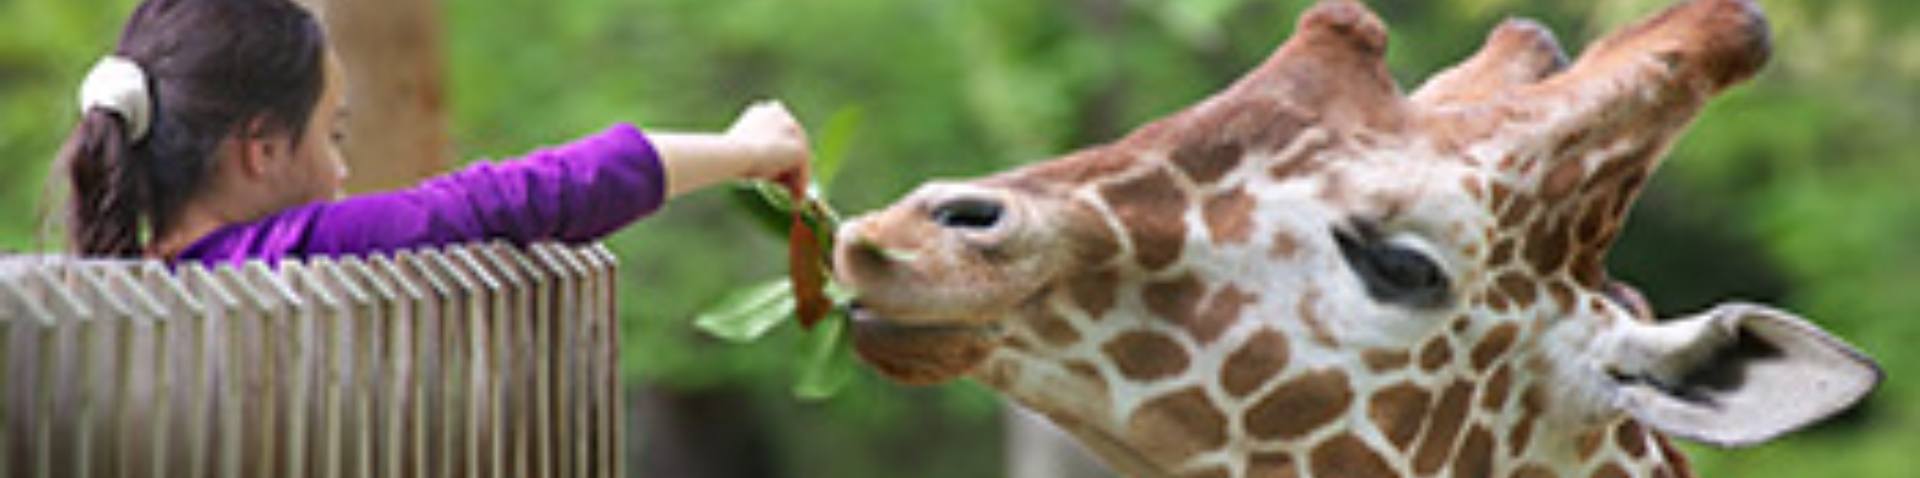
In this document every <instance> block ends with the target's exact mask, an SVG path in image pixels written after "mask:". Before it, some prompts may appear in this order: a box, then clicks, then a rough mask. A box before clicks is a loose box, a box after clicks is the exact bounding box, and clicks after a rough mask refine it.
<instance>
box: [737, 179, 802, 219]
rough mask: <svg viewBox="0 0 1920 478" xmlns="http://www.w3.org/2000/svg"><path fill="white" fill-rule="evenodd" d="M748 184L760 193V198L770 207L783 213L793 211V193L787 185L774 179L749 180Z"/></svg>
mask: <svg viewBox="0 0 1920 478" xmlns="http://www.w3.org/2000/svg"><path fill="white" fill-rule="evenodd" d="M747 184H748V185H749V186H751V187H752V188H753V191H754V192H756V193H759V194H760V200H761V201H764V202H766V204H767V206H768V207H771V208H773V210H775V211H779V212H780V213H781V214H792V213H793V194H792V193H790V192H788V191H787V188H786V187H785V186H781V185H779V184H776V183H774V182H772V181H749V182H747Z"/></svg>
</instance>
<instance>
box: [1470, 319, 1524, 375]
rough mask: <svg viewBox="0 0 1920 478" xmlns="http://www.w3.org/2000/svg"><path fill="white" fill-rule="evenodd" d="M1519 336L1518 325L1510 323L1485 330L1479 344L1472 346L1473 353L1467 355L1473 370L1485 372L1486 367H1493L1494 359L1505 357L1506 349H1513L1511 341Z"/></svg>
mask: <svg viewBox="0 0 1920 478" xmlns="http://www.w3.org/2000/svg"><path fill="white" fill-rule="evenodd" d="M1519 334H1520V326H1519V324H1515V323H1512V322H1507V323H1503V324H1500V325H1496V326H1494V327H1493V328H1492V329H1489V330H1487V333H1486V335H1483V336H1481V337H1480V343H1479V344H1476V345H1474V346H1473V351H1472V352H1471V353H1470V354H1469V356H1470V357H1471V358H1472V359H1473V370H1474V371H1485V370H1486V369H1487V367H1488V366H1490V365H1493V361H1494V360H1495V359H1498V358H1500V356H1502V355H1506V353H1507V349H1509V348H1512V347H1513V341H1514V339H1515V338H1517V337H1518V336H1519Z"/></svg>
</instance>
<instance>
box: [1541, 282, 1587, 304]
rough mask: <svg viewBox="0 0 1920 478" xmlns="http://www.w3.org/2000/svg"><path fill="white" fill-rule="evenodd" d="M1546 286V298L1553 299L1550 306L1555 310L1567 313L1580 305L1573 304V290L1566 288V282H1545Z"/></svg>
mask: <svg viewBox="0 0 1920 478" xmlns="http://www.w3.org/2000/svg"><path fill="white" fill-rule="evenodd" d="M1546 285H1547V297H1551V298H1552V299H1553V304H1552V306H1553V307H1554V308H1555V309H1559V310H1562V311H1568V312H1572V311H1574V310H1578V309H1579V307H1580V304H1578V303H1575V302H1574V299H1573V288H1572V287H1569V286H1567V281H1566V280H1563V279H1554V280H1550V281H1547V283H1546Z"/></svg>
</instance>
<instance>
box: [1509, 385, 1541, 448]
mask: <svg viewBox="0 0 1920 478" xmlns="http://www.w3.org/2000/svg"><path fill="white" fill-rule="evenodd" d="M1546 410H1547V394H1546V391H1545V390H1543V389H1541V388H1540V385H1539V384H1537V383H1536V384H1531V385H1528V386H1527V388H1526V391H1523V392H1521V393H1520V420H1519V421H1517V422H1514V425H1513V431H1512V432H1510V433H1508V434H1507V447H1508V451H1507V454H1509V455H1512V456H1516V457H1517V456H1520V455H1521V454H1524V453H1526V452H1527V447H1528V446H1530V445H1532V444H1533V427H1534V425H1535V423H1537V422H1538V421H1539V420H1540V414H1542V413H1545V412H1546Z"/></svg>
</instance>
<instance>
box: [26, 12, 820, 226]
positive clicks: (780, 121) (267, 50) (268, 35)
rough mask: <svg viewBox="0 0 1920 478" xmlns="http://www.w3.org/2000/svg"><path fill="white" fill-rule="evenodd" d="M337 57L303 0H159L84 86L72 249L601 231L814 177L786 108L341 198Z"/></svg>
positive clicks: (68, 157) (68, 168) (72, 160)
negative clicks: (763, 185)
mask: <svg viewBox="0 0 1920 478" xmlns="http://www.w3.org/2000/svg"><path fill="white" fill-rule="evenodd" d="M341 79H342V75H341V72H340V63H339V61H338V60H337V59H336V58H335V57H334V55H333V53H332V52H331V51H329V49H328V47H327V43H326V38H325V36H324V35H323V33H322V29H321V26H320V25H319V23H318V22H316V21H315V19H314V18H313V16H312V15H311V14H309V13H308V12H307V11H306V10H305V9H303V8H302V7H300V6H298V5H295V4H294V3H293V2H292V1H291V0H146V1H145V2H143V3H141V5H140V6H139V7H138V8H137V9H135V10H134V12H133V16H132V18H130V19H128V21H127V25H126V28H125V30H124V31H123V32H122V33H121V36H120V40H119V43H118V46H117V47H116V48H115V49H114V54H113V55H111V56H109V57H107V58H105V59H103V60H101V61H100V63H99V64H98V65H97V66H96V67H95V68H94V70H93V71H92V72H91V73H89V74H88V77H87V79H86V82H85V84H84V85H83V86H82V88H81V108H82V118H81V120H80V124H79V125H78V126H77V127H76V128H75V129H74V131H73V133H72V135H71V136H70V137H69V138H68V140H67V143H66V146H65V147H64V148H62V151H61V153H60V157H59V161H60V162H61V164H60V165H59V166H58V167H57V168H56V170H55V171H56V173H55V174H57V175H64V176H65V178H66V180H67V182H68V183H69V186H70V188H71V192H70V197H69V198H68V199H69V201H70V204H69V205H68V208H67V211H66V219H67V224H66V226H67V238H68V240H69V241H70V247H72V248H73V249H74V250H75V251H76V252H78V253H80V254H83V255H98V256H121V257H130V256H145V257H154V258H164V259H167V260H173V261H201V262H208V263H216V262H237V261H243V260H246V259H252V258H263V259H268V260H277V259H279V258H281V257H299V256H305V255H313V254H320V255H334V254H353V253H367V252H380V251H392V250H396V249H404V248H412V247H420V246H432V245H440V244H446V243H453V242H470V241H482V240H490V239H506V240H510V241H513V242H517V243H526V242H531V241H540V240H560V241H570V242H578V241H590V240H594V239H598V238H600V237H601V236H604V235H606V234H608V233H611V232H613V231H615V230H618V229H620V228H621V227H623V226H625V225H627V224H630V223H632V222H633V221H635V220H637V219H639V218H640V217H642V216H645V215H647V214H648V213H651V212H652V211H654V210H655V209H657V208H658V207H659V206H660V205H661V203H662V202H664V201H665V200H667V199H669V198H672V197H675V196H678V195H680V194H683V193H686V192H688V191H693V190H697V189H700V188H703V187H705V186H708V185H712V184H716V183H719V182H722V181H725V180H729V179H736V178H763V179H776V178H779V179H788V180H791V179H792V178H798V177H804V174H805V168H806V163H807V159H808V155H809V152H808V150H807V145H806V137H805V133H804V132H803V131H802V130H801V128H800V126H799V124H798V123H797V122H796V121H795V120H794V119H793V117H792V116H791V115H790V114H789V113H788V112H787V111H786V110H785V109H784V108H782V107H780V106H778V105H775V104H767V105H760V106H755V107H752V108H749V109H748V110H747V111H746V112H745V113H743V114H742V115H741V116H740V118H739V119H738V120H737V121H736V122H735V123H734V125H733V127H732V128H730V129H729V130H727V131H726V132H725V133H723V134H681V135H675V134H652V135H648V134H643V133H641V132H640V131H639V130H638V129H636V128H634V127H633V126H630V125H624V124H622V125H616V126H613V127H611V128H609V129H607V130H606V131H603V132H600V133H598V134H594V135H591V136H587V137H585V138H582V139H579V140H576V141H574V142H572V143H569V144H566V145H563V146H559V147H556V148H552V149H546V150H541V151H536V152H534V153H532V154H530V155H528V156H527V157H525V158H522V159H519V160H517V161H509V162H504V163H499V164H478V165H475V166H472V167H469V168H467V169H465V170H462V171H459V172H456V173H453V174H449V175H446V176H442V177H439V178H435V179H431V180H428V181H426V182H425V183H423V184H421V185H419V186H416V187H414V188H412V189H406V190H401V191H397V192H390V193H384V194H374V195H367V196H360V197H354V198H348V199H343V200H337V201H336V200H334V199H335V198H336V197H337V196H338V195H339V191H340V185H341V181H342V180H343V179H344V178H345V176H346V174H347V172H346V167H345V164H344V163H343V162H342V161H341V158H340V153H339V149H338V143H339V142H340V141H341V139H342V138H341V135H340V131H341V127H342V123H343V118H344V117H345V116H346V112H345V111H344V110H342V109H341V103H342V101H341V97H340V95H341V92H342V91H343V85H341Z"/></svg>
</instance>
